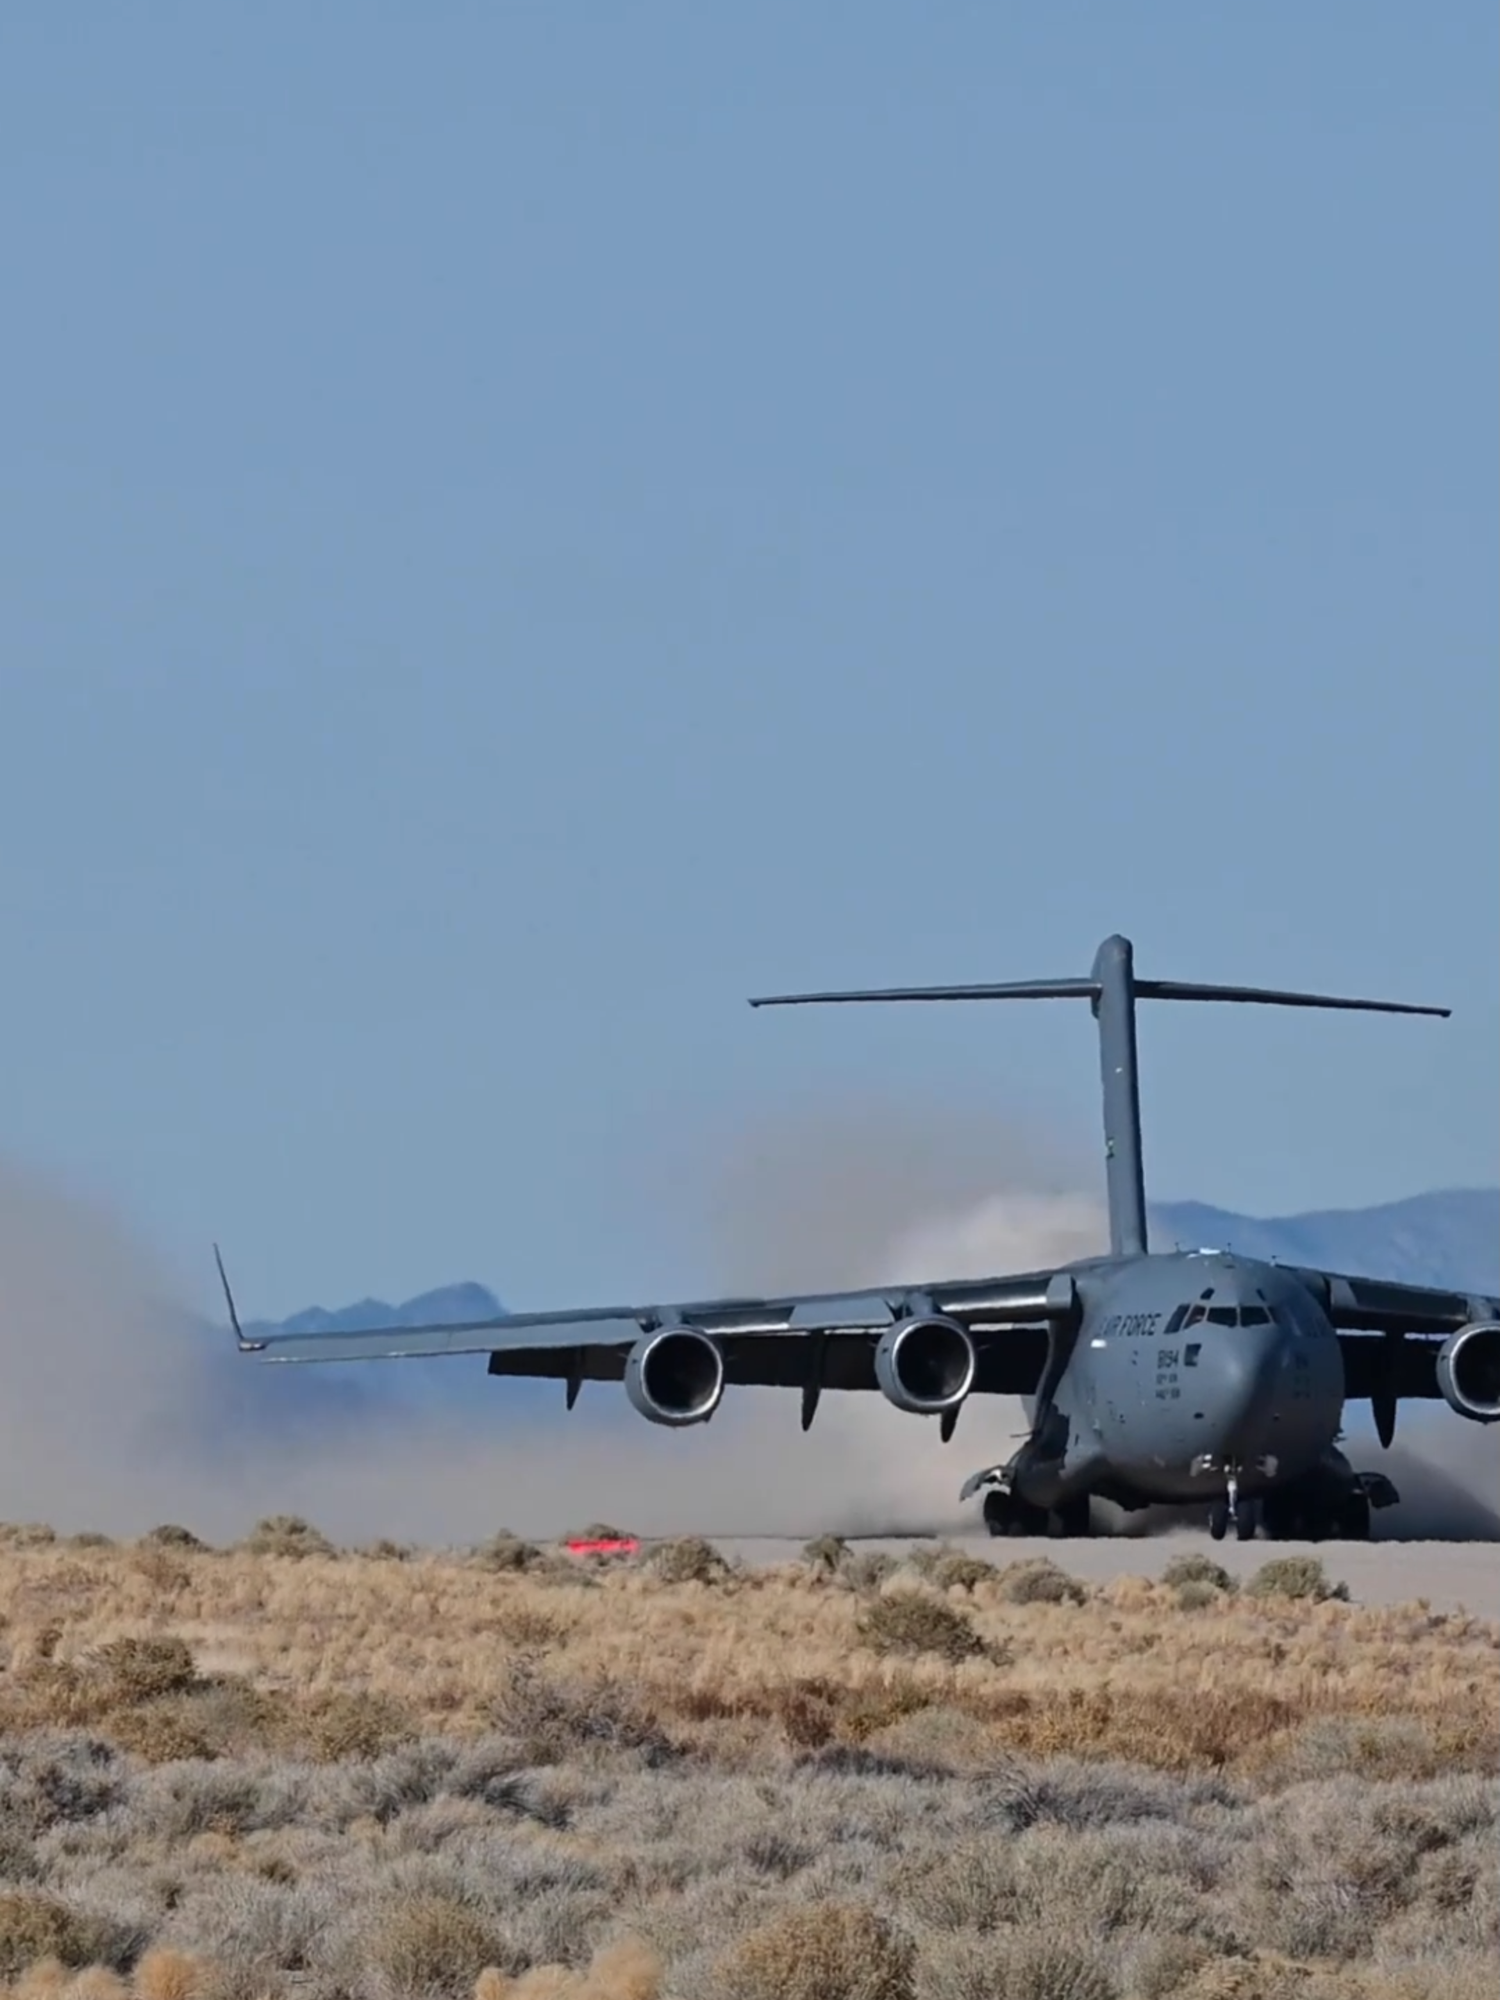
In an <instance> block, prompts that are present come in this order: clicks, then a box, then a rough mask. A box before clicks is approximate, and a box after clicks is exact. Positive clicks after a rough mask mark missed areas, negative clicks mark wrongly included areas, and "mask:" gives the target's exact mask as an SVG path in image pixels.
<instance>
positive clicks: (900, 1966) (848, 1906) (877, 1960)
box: [709, 1902, 917, 2000]
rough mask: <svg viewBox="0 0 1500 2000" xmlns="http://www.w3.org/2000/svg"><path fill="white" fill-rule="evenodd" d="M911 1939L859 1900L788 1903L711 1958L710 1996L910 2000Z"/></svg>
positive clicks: (750, 1999)
mask: <svg viewBox="0 0 1500 2000" xmlns="http://www.w3.org/2000/svg"><path fill="white" fill-rule="evenodd" d="M916 1957H917V1953H916V1946H915V1944H914V1943H913V1942H912V1940H911V1938H910V1937H908V1936H907V1935H906V1933H905V1932H904V1931H901V1930H898V1929H897V1928H896V1926H895V1925H894V1924H892V1923H891V1922H890V1921H889V1919H888V1918H885V1917H882V1916H879V1915H877V1913H876V1912H875V1911H874V1910H871V1909H868V1908H867V1907H866V1906H865V1905H864V1904H862V1903H837V1902H826V1903H818V1904H812V1905H803V1906H800V1907H798V1906H793V1907H791V1908H789V1909H787V1910H786V1911H785V1912H783V1913H780V1914H778V1915H777V1916H775V1917H773V1918H771V1919H770V1921H769V1922H767V1923H764V1924H762V1925H760V1926H759V1927H758V1928H757V1929H755V1930H752V1931H750V1932H748V1933H747V1934H746V1935H745V1936H744V1937H742V1938H741V1939H739V1941H738V1942H737V1943H735V1944H733V1945H731V1946H730V1947H729V1949H728V1950H727V1951H726V1952H724V1953H723V1954H722V1955H721V1956H720V1957H719V1958H718V1959H717V1960H716V1961H715V1963H714V1966H713V1968H712V1970H711V1972H710V1975H709V1979H710V1988H711V1991H712V1993H713V1995H714V2000H914V1996H915V1994H916V1984H915V1970H916Z"/></svg>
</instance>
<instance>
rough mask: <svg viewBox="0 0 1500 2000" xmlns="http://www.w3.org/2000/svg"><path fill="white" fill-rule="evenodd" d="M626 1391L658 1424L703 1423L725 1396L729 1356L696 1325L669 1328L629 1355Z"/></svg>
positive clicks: (640, 1343)
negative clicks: (725, 1369) (725, 1376)
mask: <svg viewBox="0 0 1500 2000" xmlns="http://www.w3.org/2000/svg"><path fill="white" fill-rule="evenodd" d="M625 1393H626V1395H627V1396H628V1397H629V1398H630V1400H631V1402H632V1403H633V1404H634V1405H635V1407H636V1409H638V1410H639V1411H640V1413H641V1415H642V1416H643V1417H645V1418H647V1419H648V1420H649V1421H650V1422H651V1423H653V1424H703V1423H707V1421H708V1419H709V1418H710V1417H711V1416H712V1415H713V1413H714V1411H715V1410H716V1409H717V1408H718V1407H719V1399H720V1397H721V1396H722V1395H723V1394H724V1357H723V1355H722V1354H720V1352H719V1349H718V1345H717V1343H716V1342H715V1341H712V1340H710V1339H709V1337H708V1335H707V1334H706V1333H702V1332H700V1331H699V1329H698V1328H697V1327H696V1326H664V1327H661V1328H659V1329H658V1330H657V1331H656V1332H655V1333H648V1334H645V1335H644V1336H643V1337H642V1338H641V1339H640V1340H638V1341H637V1342H636V1344H635V1346H634V1347H632V1348H631V1350H630V1353H629V1354H628V1355H627V1356H626V1359H625Z"/></svg>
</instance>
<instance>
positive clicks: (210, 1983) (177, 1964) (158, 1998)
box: [131, 1948, 218, 2000]
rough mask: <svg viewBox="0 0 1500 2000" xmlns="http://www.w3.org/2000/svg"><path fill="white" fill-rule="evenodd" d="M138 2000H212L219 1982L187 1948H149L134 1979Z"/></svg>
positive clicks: (133, 1983)
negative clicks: (178, 1949)
mask: <svg viewBox="0 0 1500 2000" xmlns="http://www.w3.org/2000/svg"><path fill="white" fill-rule="evenodd" d="M131 1984H132V1986H133V1987H134V1989H135V2000H210V1995H212V1994H214V1992H215V1988H216V1986H217V1985H218V1982H217V1981H216V1980H215V1979H214V1976H213V1973H212V1970H211V1969H210V1967H208V1966H207V1965H205V1964H204V1962H203V1961H202V1960H201V1959H198V1958H193V1957H190V1956H189V1954H188V1953H187V1952H185V1951H171V1950H168V1949H165V1948H158V1949H156V1950H155V1951H148V1952H147V1953H146V1956H145V1957H144V1958H143V1959H142V1960H141V1962H140V1964H139V1965H138V1966H137V1967H136V1969H135V1976H134V1978H133V1979H132V1981H131Z"/></svg>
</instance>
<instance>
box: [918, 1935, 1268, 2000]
mask: <svg viewBox="0 0 1500 2000" xmlns="http://www.w3.org/2000/svg"><path fill="white" fill-rule="evenodd" d="M1110 1957H1111V1954H1110V1951H1109V1948H1108V1947H1107V1946H1105V1945H1103V1944H1098V1945H1096V1944H1092V1943H1089V1942H1087V1941H1084V1940H1081V1939H1080V1940H1079V1941H1078V1942H1076V1943H1075V1942H1074V1941H1073V1940H1071V1939H1064V1938H1055V1937H1052V1936H1049V1935H1047V1934H1046V1933H1045V1932H1028V1931H1020V1932H1012V1933H1010V1934H1008V1935H996V1936H990V1937H979V1938H963V1937H960V1938H955V1939H953V1940H951V1941H950V1943H949V1944H948V1947H947V1950H946V1951H945V1952H943V1953H942V1954H941V1955H940V1958H939V1963H938V1966H937V1967H935V1968H934V1973H935V1976H929V1977H927V1978H925V1979H924V1982H923V1987H924V2000H997V1996H1000V1995H1003V1996H1004V2000H1117V1996H1118V1995H1119V1992H1120V1987H1119V1985H1118V1984H1117V1983H1116V1980H1115V1977H1114V1974H1113V1971H1112V1970H1111V1966H1110ZM1132 2000H1134V1995H1133V1996H1132ZM1236 2000H1238V1989H1236Z"/></svg>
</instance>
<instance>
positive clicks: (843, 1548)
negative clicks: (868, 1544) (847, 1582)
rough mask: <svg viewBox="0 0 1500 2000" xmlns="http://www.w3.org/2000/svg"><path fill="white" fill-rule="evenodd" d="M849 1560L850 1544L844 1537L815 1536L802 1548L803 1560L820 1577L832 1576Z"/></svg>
mask: <svg viewBox="0 0 1500 2000" xmlns="http://www.w3.org/2000/svg"><path fill="white" fill-rule="evenodd" d="M848 1559H849V1544H848V1543H847V1542H846V1541H845V1540H844V1538H843V1536H842V1535H814V1537H813V1539H812V1540H811V1541H810V1542H805V1543H804V1544H803V1547H802V1560H803V1561H804V1562H805V1563H806V1564H807V1566H808V1568H809V1569H811V1570H815V1571H817V1572H818V1573H819V1574H820V1575H823V1576H831V1575H833V1574H834V1573H835V1572H837V1571H838V1570H841V1569H842V1568H843V1567H844V1564H845V1563H846V1562H847V1561H848Z"/></svg>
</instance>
